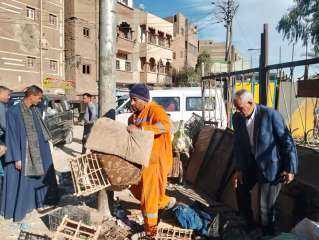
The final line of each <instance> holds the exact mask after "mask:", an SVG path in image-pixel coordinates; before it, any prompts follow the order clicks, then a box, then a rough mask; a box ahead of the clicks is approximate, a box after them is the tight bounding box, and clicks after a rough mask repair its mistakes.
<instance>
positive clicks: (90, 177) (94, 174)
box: [69, 153, 111, 196]
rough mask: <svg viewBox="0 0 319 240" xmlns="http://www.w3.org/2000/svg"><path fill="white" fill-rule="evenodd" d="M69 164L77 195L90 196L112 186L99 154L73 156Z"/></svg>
mask: <svg viewBox="0 0 319 240" xmlns="http://www.w3.org/2000/svg"><path fill="white" fill-rule="evenodd" d="M69 164H70V170H71V175H72V180H73V185H74V190H75V195H76V196H88V195H91V194H93V193H96V192H98V191H101V190H102V189H105V188H107V187H109V186H111V184H110V183H109V181H108V180H107V177H106V174H105V172H104V170H103V169H102V167H101V165H100V163H99V160H98V155H97V154H94V153H89V154H85V155H81V156H79V157H76V158H72V159H70V160H69Z"/></svg>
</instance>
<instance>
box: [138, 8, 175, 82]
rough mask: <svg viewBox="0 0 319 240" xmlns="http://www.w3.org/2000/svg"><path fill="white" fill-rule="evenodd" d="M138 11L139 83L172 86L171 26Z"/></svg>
mask: <svg viewBox="0 0 319 240" xmlns="http://www.w3.org/2000/svg"><path fill="white" fill-rule="evenodd" d="M136 11H139V31H138V35H139V37H138V42H139V44H140V56H139V57H140V62H139V69H140V82H142V83H145V84H148V85H155V86H163V85H171V84H172V61H173V50H172V41H173V24H172V23H171V22H169V21H167V20H165V19H162V18H160V17H158V16H155V15H153V14H151V13H148V12H144V11H143V10H136Z"/></svg>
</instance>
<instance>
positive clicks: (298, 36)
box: [277, 0, 319, 53]
mask: <svg viewBox="0 0 319 240" xmlns="http://www.w3.org/2000/svg"><path fill="white" fill-rule="evenodd" d="M294 3H295V4H294V6H293V7H292V8H291V9H290V10H289V12H288V13H287V14H286V15H284V16H283V17H282V18H281V19H280V21H279V24H278V26H277V30H278V32H280V33H281V34H283V37H284V38H285V39H288V40H290V41H291V42H297V41H298V40H301V41H302V42H303V44H304V45H306V44H307V42H308V41H310V42H309V43H312V44H313V45H314V49H315V52H316V53H319V0H294Z"/></svg>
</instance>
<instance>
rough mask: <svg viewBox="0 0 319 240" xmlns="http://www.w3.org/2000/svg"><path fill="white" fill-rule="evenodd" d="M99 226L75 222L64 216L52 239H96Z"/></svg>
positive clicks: (99, 230)
mask: <svg viewBox="0 0 319 240" xmlns="http://www.w3.org/2000/svg"><path fill="white" fill-rule="evenodd" d="M100 232H101V226H98V227H94V226H89V225H86V224H83V223H82V222H81V221H79V222H76V221H72V220H70V219H68V217H67V216H65V217H64V218H63V220H62V222H61V224H60V226H59V227H58V229H57V231H56V233H55V234H54V237H53V240H71V239H72V240H83V239H85V240H97V239H98V237H99V235H100Z"/></svg>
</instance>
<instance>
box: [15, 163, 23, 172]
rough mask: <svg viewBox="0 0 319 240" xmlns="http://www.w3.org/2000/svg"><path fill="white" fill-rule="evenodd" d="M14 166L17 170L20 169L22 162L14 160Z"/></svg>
mask: <svg viewBox="0 0 319 240" xmlns="http://www.w3.org/2000/svg"><path fill="white" fill-rule="evenodd" d="M15 167H16V169H17V170H18V171H21V169H22V162H21V161H15Z"/></svg>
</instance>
